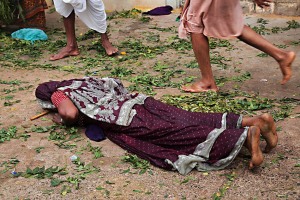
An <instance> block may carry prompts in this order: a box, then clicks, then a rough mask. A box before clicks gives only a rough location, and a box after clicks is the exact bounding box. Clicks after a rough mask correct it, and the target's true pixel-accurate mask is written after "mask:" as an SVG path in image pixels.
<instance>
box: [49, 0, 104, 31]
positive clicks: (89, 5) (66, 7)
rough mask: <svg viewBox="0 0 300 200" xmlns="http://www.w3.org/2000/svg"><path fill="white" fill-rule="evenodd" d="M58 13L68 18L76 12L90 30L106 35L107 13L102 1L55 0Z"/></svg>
mask: <svg viewBox="0 0 300 200" xmlns="http://www.w3.org/2000/svg"><path fill="white" fill-rule="evenodd" d="M54 5H55V9H56V11H57V12H58V13H59V14H60V15H62V16H64V17H65V18H67V17H68V16H69V15H70V14H71V13H72V12H73V10H74V12H75V14H76V15H77V16H78V17H79V19H80V20H81V21H82V22H83V23H84V24H85V25H86V26H87V27H89V28H90V29H93V30H95V31H97V32H99V33H105V32H106V28H107V24H106V13H105V7H104V4H103V2H102V0H54Z"/></svg>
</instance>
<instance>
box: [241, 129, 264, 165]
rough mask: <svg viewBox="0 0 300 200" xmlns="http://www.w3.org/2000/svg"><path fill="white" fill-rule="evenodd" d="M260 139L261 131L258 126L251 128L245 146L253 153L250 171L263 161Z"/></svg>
mask: <svg viewBox="0 0 300 200" xmlns="http://www.w3.org/2000/svg"><path fill="white" fill-rule="evenodd" d="M259 137H260V130H259V128H258V127H256V126H251V127H250V128H249V130H248V135H247V139H246V143H245V146H246V147H247V149H248V150H249V152H250V153H251V161H250V162H249V169H252V168H253V167H255V166H259V165H260V164H261V163H262V162H263V160H264V157H263V154H262V152H261V149H260V147H259V142H260V140H259Z"/></svg>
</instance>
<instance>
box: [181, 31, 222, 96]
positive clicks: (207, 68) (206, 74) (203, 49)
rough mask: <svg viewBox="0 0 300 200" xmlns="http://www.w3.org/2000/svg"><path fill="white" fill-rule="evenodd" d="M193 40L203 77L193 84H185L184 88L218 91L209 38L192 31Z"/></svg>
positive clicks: (192, 90) (185, 89)
mask: <svg viewBox="0 0 300 200" xmlns="http://www.w3.org/2000/svg"><path fill="white" fill-rule="evenodd" d="M191 40H192V46H193V51H194V54H195V57H196V60H197V62H198V65H199V68H200V72H201V75H202V78H201V80H199V81H197V82H195V83H193V84H192V85H187V86H183V87H182V89H183V90H184V91H187V92H204V91H208V90H213V91H217V90H218V87H217V85H216V83H215V80H214V77H213V72H212V68H211V64H210V56H209V43H208V38H207V37H206V36H205V35H203V34H202V33H191Z"/></svg>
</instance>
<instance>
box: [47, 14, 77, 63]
mask: <svg viewBox="0 0 300 200" xmlns="http://www.w3.org/2000/svg"><path fill="white" fill-rule="evenodd" d="M64 26H65V30H66V35H67V46H66V47H64V48H63V49H61V50H60V51H59V53H58V54H55V55H53V56H51V57H50V60H52V61H54V60H60V59H62V58H65V57H68V56H77V55H79V49H78V46H77V42H76V36H75V13H74V11H73V12H72V13H71V14H70V15H69V16H68V17H67V18H64Z"/></svg>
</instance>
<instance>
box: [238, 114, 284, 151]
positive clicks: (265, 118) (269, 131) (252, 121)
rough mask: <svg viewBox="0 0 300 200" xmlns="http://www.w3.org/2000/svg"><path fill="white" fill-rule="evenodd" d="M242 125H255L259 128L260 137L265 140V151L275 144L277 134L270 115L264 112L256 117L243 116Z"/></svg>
mask: <svg viewBox="0 0 300 200" xmlns="http://www.w3.org/2000/svg"><path fill="white" fill-rule="evenodd" d="M242 126H243V127H245V126H257V127H258V128H259V129H260V133H261V135H262V137H263V138H264V139H265V140H266V142H267V146H266V148H265V150H264V152H265V153H268V152H270V151H271V150H272V149H273V148H275V147H276V146H277V143H278V136H277V132H276V125H275V122H274V119H273V117H272V115H270V114H268V113H264V114H262V115H260V116H256V117H245V118H244V119H243V122H242Z"/></svg>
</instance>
